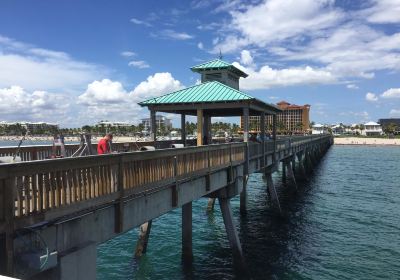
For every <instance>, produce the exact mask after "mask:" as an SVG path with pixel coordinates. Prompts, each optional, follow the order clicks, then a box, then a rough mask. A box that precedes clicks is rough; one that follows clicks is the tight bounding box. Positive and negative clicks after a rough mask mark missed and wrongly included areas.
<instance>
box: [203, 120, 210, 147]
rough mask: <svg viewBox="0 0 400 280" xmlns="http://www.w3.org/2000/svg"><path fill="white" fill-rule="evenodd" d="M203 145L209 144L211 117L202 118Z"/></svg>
mask: <svg viewBox="0 0 400 280" xmlns="http://www.w3.org/2000/svg"><path fill="white" fill-rule="evenodd" d="M203 121H204V123H203V145H210V144H211V117H210V116H208V115H204V117H203Z"/></svg>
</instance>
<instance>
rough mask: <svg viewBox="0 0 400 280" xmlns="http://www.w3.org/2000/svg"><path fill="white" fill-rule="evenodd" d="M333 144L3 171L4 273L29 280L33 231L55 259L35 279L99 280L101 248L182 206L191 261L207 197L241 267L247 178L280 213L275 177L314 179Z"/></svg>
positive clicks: (306, 142) (44, 163)
mask: <svg viewBox="0 0 400 280" xmlns="http://www.w3.org/2000/svg"><path fill="white" fill-rule="evenodd" d="M332 142H333V140H332V137H331V136H329V135H319V136H298V137H291V138H285V139H281V140H276V141H273V140H268V141H265V142H264V144H260V143H253V142H245V143H229V144H218V145H205V146H199V147H187V148H180V149H160V150H156V151H147V152H127V153H120V154H110V155H101V156H87V157H80V158H64V159H53V160H37V161H27V162H21V163H14V164H4V165H0V201H2V205H3V206H2V207H1V208H0V236H1V238H0V241H1V244H0V247H1V248H3V250H2V251H1V254H2V255H1V258H0V259H1V260H2V263H0V265H1V269H2V273H4V274H7V275H14V276H21V275H18V274H19V269H18V267H17V265H16V259H18V258H21V255H23V254H24V248H23V247H24V246H25V245H24V244H21V242H19V241H18V236H19V234H18V233H19V232H21V231H23V230H24V229H29V233H26V232H25V233H24V234H28V235H32V236H34V235H40V237H41V239H43V240H45V244H46V246H47V249H48V252H49V254H50V253H51V252H54V253H55V254H56V257H55V263H54V265H53V266H52V267H44V268H41V269H40V270H37V271H35V274H36V276H35V277H36V278H35V279H94V278H95V272H96V260H95V258H96V245H97V244H99V243H102V242H104V241H106V240H108V239H110V238H113V237H115V236H116V235H118V234H120V233H123V232H126V231H128V230H130V229H132V228H134V227H138V226H140V225H142V224H143V223H146V222H148V221H151V220H152V219H154V218H156V217H159V216H160V215H163V214H165V213H168V212H169V211H171V210H173V209H175V208H177V207H182V206H184V208H185V209H186V211H184V212H185V213H183V218H184V217H186V219H187V220H188V221H189V224H188V225H186V227H185V228H184V229H183V230H184V232H185V233H184V234H183V240H184V241H183V245H182V246H183V253H184V254H183V255H186V256H188V255H191V254H192V252H191V250H192V249H191V234H188V231H189V232H191V202H192V201H194V200H197V199H199V198H201V197H205V196H208V197H211V198H218V199H219V200H220V206H221V210H222V211H223V216H224V222H225V225H226V228H227V233H228V238H229V241H230V244H231V246H232V249H233V252H234V254H233V255H234V261H235V262H240V259H241V257H242V256H241V246H240V242H239V240H238V237H237V233H236V231H235V228H234V226H233V223H232V217H231V212H230V204H229V199H230V198H231V197H234V196H236V195H238V194H240V193H242V194H243V192H245V188H244V187H243V186H245V184H244V178H246V177H247V176H248V175H250V174H251V173H255V172H262V173H265V174H266V176H267V179H268V178H269V179H268V180H267V181H268V188H269V190H270V194H271V198H273V199H274V202H275V203H277V205H278V207H277V209H279V200H278V197H277V195H276V191H275V187H274V186H273V181H272V177H270V174H271V173H272V172H274V171H276V170H277V168H278V167H279V163H281V162H282V164H283V166H284V168H285V169H286V171H287V172H286V175H287V176H288V177H290V179H291V180H295V177H294V174H293V168H294V166H293V163H294V162H296V160H297V162H298V166H299V170H300V171H302V172H303V171H304V170H305V169H306V168H307V169H308V170H310V169H311V168H312V167H313V166H314V165H315V164H316V163H317V162H318V159H319V158H320V157H322V155H323V154H324V153H325V151H326V150H327V149H328V148H329V146H330V145H331V144H332ZM304 173H305V172H304ZM294 182H295V181H294ZM241 203H242V204H243V203H246V201H245V200H241ZM244 208H245V207H244ZM189 210H190V211H189ZM188 211H189V212H188ZM187 213H190V214H189V216H188V214H187ZM185 215H186V216H185ZM187 236H189V238H185V237H187ZM185 240H186V241H185ZM146 242H147V241H146ZM149 242H151V240H150V241H149ZM185 242H186V243H187V242H190V244H185ZM189 245H190V246H189ZM185 248H186V249H187V248H188V249H187V250H186V251H185ZM89 256H91V257H90V258H92V259H90V258H89ZM194 257H195V256H194ZM93 258H94V259H93ZM82 262H83V263H84V266H82ZM71 273H75V274H73V276H74V277H71V275H72V274H71ZM22 276H23V275H22Z"/></svg>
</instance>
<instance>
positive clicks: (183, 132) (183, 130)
mask: <svg viewBox="0 0 400 280" xmlns="http://www.w3.org/2000/svg"><path fill="white" fill-rule="evenodd" d="M181 140H182V144H183V146H185V147H186V115H185V114H182V115H181Z"/></svg>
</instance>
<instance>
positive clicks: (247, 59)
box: [240, 50, 253, 65]
mask: <svg viewBox="0 0 400 280" xmlns="http://www.w3.org/2000/svg"><path fill="white" fill-rule="evenodd" d="M240 62H241V63H243V64H244V65H251V64H253V57H252V56H251V53H250V51H248V50H242V52H241V53H240Z"/></svg>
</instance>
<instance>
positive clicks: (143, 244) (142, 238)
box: [135, 220, 153, 258]
mask: <svg viewBox="0 0 400 280" xmlns="http://www.w3.org/2000/svg"><path fill="white" fill-rule="evenodd" d="M152 223H153V221H152V220H150V221H148V222H147V223H144V224H142V225H141V226H140V227H139V239H138V241H137V243H136V249H135V258H140V257H141V256H143V255H144V254H146V251H147V244H148V243H149V237H150V231H151V225H152Z"/></svg>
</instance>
